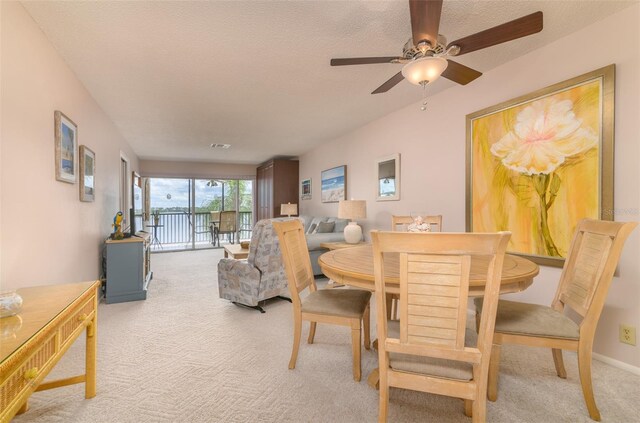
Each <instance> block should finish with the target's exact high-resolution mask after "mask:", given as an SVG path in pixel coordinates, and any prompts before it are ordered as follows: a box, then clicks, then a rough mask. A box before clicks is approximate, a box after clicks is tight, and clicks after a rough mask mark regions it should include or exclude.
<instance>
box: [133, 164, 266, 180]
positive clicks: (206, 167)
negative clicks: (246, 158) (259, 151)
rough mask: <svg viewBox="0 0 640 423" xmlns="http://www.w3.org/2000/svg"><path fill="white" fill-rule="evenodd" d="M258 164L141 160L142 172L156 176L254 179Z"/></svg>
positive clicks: (145, 174)
mask: <svg viewBox="0 0 640 423" xmlns="http://www.w3.org/2000/svg"><path fill="white" fill-rule="evenodd" d="M256 168H257V166H256V165H247V164H229V163H208V162H183V161H166V160H140V174H141V175H142V176H150V177H156V178H202V179H209V178H239V179H254V178H255V177H256Z"/></svg>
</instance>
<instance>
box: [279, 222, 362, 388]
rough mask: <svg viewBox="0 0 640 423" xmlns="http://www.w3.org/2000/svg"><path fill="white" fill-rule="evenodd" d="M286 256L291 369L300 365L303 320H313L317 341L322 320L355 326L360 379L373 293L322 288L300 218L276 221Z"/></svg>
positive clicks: (356, 369) (355, 371)
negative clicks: (290, 305) (290, 309)
mask: <svg viewBox="0 0 640 423" xmlns="http://www.w3.org/2000/svg"><path fill="white" fill-rule="evenodd" d="M273 226H274V227H275V230H276V233H277V234H278V238H279V239H280V247H281V249H282V259H283V262H284V268H285V271H286V274H287V279H288V281H289V292H290V294H291V299H292V301H293V321H294V332H293V349H292V351H291V359H290V360H289V369H294V368H295V367H296V361H297V358H298V349H299V347H300V336H301V332H302V321H303V320H308V321H309V338H308V340H307V342H308V343H309V344H313V338H314V336H315V333H316V325H317V324H318V323H329V324H334V325H341V326H347V327H350V328H351V350H352V354H353V379H354V380H356V381H360V378H361V375H362V370H361V365H360V351H361V350H360V339H361V338H360V333H361V331H362V329H364V347H365V348H366V349H369V345H370V338H369V337H370V334H369V299H370V298H371V292H369V291H364V290H361V289H322V290H318V289H317V287H316V283H315V280H314V278H313V271H312V269H311V260H310V258H309V250H308V249H307V242H306V240H305V236H304V227H303V226H302V222H301V221H300V220H298V219H295V220H287V221H283V222H274V224H273ZM306 288H309V295H307V296H306V297H305V298H302V299H301V298H300V293H301V292H302V291H304V290H305V289H306Z"/></svg>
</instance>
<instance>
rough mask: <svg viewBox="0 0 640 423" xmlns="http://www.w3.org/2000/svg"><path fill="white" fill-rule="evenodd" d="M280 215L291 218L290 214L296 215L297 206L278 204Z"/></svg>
mask: <svg viewBox="0 0 640 423" xmlns="http://www.w3.org/2000/svg"><path fill="white" fill-rule="evenodd" d="M280 214H282V215H285V214H286V215H287V217H291V215H292V214H298V205H297V204H291V203H287V204H280Z"/></svg>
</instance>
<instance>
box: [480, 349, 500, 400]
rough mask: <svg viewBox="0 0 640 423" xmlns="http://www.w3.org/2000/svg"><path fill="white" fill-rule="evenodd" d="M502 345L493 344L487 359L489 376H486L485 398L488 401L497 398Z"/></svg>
mask: <svg viewBox="0 0 640 423" xmlns="http://www.w3.org/2000/svg"><path fill="white" fill-rule="evenodd" d="M501 349H502V345H500V344H493V347H492V348H491V358H490V359H489V376H488V378H487V398H488V399H489V401H495V400H497V399H498V376H499V373H500V350H501ZM476 402H477V401H476Z"/></svg>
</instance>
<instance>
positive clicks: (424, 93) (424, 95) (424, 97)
mask: <svg viewBox="0 0 640 423" xmlns="http://www.w3.org/2000/svg"><path fill="white" fill-rule="evenodd" d="M427 84H428V82H427V81H423V82H421V83H420V85H422V106H420V110H422V111H423V112H424V111H425V110H427Z"/></svg>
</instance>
